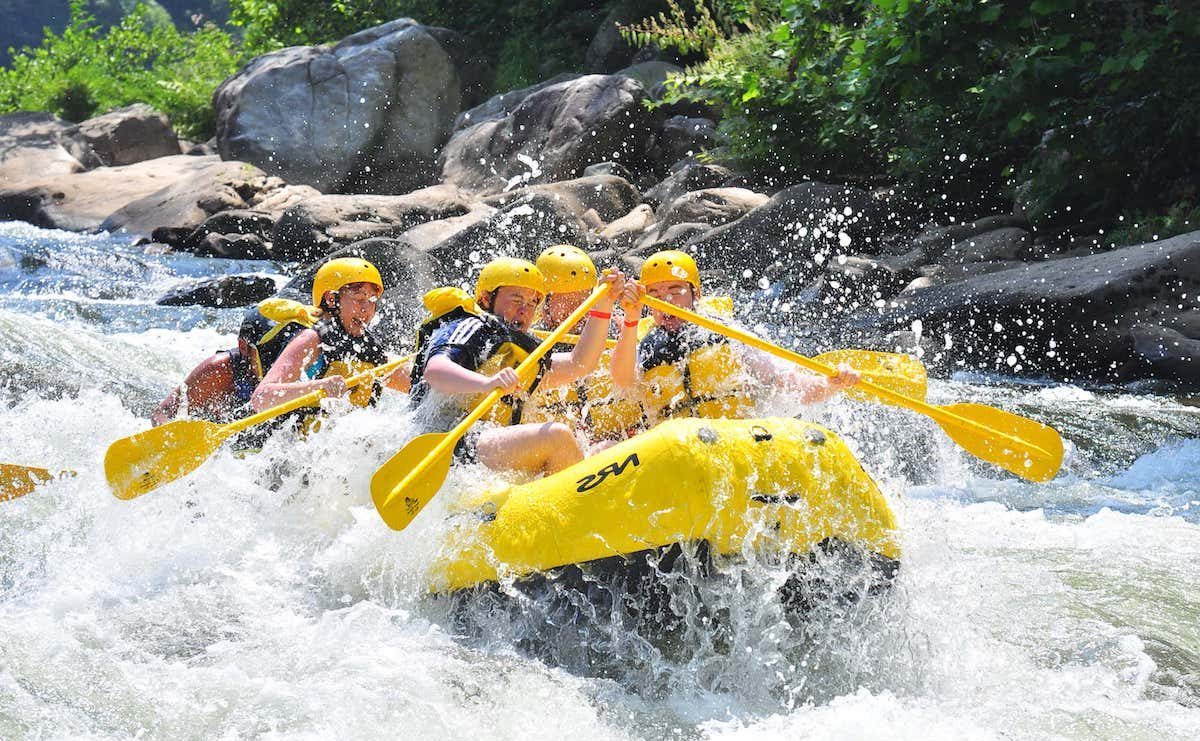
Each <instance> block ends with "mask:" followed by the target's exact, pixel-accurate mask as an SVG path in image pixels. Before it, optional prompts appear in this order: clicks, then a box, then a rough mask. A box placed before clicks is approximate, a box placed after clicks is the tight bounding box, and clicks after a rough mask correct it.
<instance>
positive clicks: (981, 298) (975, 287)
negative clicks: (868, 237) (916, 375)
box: [853, 232, 1200, 380]
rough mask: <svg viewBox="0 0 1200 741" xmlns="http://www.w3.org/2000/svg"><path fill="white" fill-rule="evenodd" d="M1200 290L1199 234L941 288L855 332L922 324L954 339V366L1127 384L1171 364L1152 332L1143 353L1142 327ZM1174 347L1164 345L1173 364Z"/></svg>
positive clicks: (949, 343)
mask: <svg viewBox="0 0 1200 741" xmlns="http://www.w3.org/2000/svg"><path fill="white" fill-rule="evenodd" d="M1198 292H1200V232H1193V233H1191V234H1184V235H1180V236H1177V237H1172V238H1171V239H1166V240H1162V241H1159V242H1152V243H1149V244H1143V245H1135V246H1131V247H1124V248H1121V249H1118V250H1113V251H1110V252H1104V253H1100V254H1096V255H1088V256H1082V257H1073V258H1064V259H1059V260H1048V261H1043V262H1038V263H1032V264H1025V265H1021V266H1019V267H1014V268H1011V269H1008V270H1002V271H999V272H994V273H990V274H986V275H977V276H975V277H972V278H968V279H966V280H962V281H956V282H953V283H949V284H947V285H944V286H932V287H929V288H926V289H924V290H921V291H919V292H916V293H915V294H913V295H911V296H910V297H908V298H906V299H905V300H903V301H900V302H899V305H898V306H897V308H895V309H892V310H889V311H887V312H886V313H884V314H883V315H882V316H872V317H870V318H864V319H862V320H861V321H858V322H855V323H854V324H853V328H855V329H858V330H861V331H862V332H863V333H864V336H872V335H874V334H875V333H877V332H878V331H879V330H880V329H882V330H884V331H886V330H888V329H904V328H907V327H910V326H911V325H912V323H913V322H914V321H916V320H919V321H920V322H921V324H922V326H923V328H924V331H925V332H926V333H927V334H930V335H932V336H934V337H938V338H945V343H944V344H945V345H946V349H945V351H944V355H945V356H946V358H947V359H948V360H949V361H951V362H955V363H959V362H961V363H962V364H964V365H973V366H977V367H989V368H998V369H1001V370H1005V371H1016V372H1023V373H1037V374H1048V375H1052V376H1055V377H1059V378H1099V379H1105V380H1126V379H1128V378H1130V377H1137V376H1140V375H1144V374H1147V373H1151V374H1153V373H1154V367H1153V364H1151V365H1150V366H1149V367H1148V366H1147V363H1146V360H1145V358H1147V357H1150V358H1151V359H1152V360H1154V361H1156V362H1160V363H1161V362H1163V361H1162V358H1155V357H1151V356H1153V352H1154V351H1153V349H1152V347H1151V346H1152V345H1153V344H1154V342H1155V340H1153V338H1150V337H1149V334H1148V333H1147V331H1146V330H1139V332H1141V335H1140V337H1141V339H1140V340H1139V341H1140V342H1141V348H1142V350H1141V351H1138V350H1135V347H1134V345H1135V342H1134V340H1135V338H1136V337H1137V334H1136V333H1135V332H1134V328H1135V327H1136V326H1137V325H1139V324H1158V325H1167V324H1170V323H1171V318H1172V317H1174V316H1176V315H1178V314H1180V313H1181V310H1180V306H1181V305H1186V302H1188V301H1190V300H1191V297H1194V296H1196V295H1197V293H1198ZM1185 294H1186V296H1187V297H1188V298H1186V299H1185V298H1183V297H1184V295H1185ZM1160 344H1161V343H1160ZM1170 347H1171V346H1170V345H1169V343H1168V344H1167V345H1164V349H1163V351H1162V352H1163V354H1164V355H1163V357H1166V355H1165V354H1166V353H1167V352H1168V351H1169V350H1170ZM1184 350H1186V352H1190V349H1189V348H1183V350H1181V351H1180V352H1181V353H1182V354H1181V355H1180V357H1183V356H1184V355H1186V352H1184ZM1139 356H1141V357H1142V360H1138V358H1139ZM1188 357H1190V356H1188ZM1181 362H1182V361H1181Z"/></svg>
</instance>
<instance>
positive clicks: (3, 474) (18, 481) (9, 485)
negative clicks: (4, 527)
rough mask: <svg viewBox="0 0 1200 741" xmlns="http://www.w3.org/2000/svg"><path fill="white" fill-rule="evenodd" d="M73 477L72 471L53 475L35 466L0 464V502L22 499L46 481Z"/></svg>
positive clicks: (47, 470) (49, 471)
mask: <svg viewBox="0 0 1200 741" xmlns="http://www.w3.org/2000/svg"><path fill="white" fill-rule="evenodd" d="M74 475H75V472H74V471H59V472H58V473H54V472H53V471H51V470H49V469H46V468H38V467H37V466H22V465H18V464H16V463H0V502H6V501H8V500H9V499H16V498H17V497H23V496H25V495H26V494H28V493H29V492H31V491H33V490H34V489H36V488H37V487H39V486H41V485H42V484H44V483H46V482H47V481H53V480H54V479H61V478H64V477H67V476H74Z"/></svg>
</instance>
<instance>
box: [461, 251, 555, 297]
mask: <svg viewBox="0 0 1200 741" xmlns="http://www.w3.org/2000/svg"><path fill="white" fill-rule="evenodd" d="M501 286H518V287H520V288H530V289H532V290H534V291H537V293H538V294H539V295H540V296H542V298H545V297H546V278H545V276H543V275H542V271H540V270H538V268H537V265H534V264H533V263H531V262H529V261H528V260H520V259H518V258H515V257H497V258H496V259H495V260H492V261H491V262H489V263H488V264H487V265H484V266H483V270H481V271H479V280H477V281H476V282H475V300H476V301H477V302H480V303H481V304H482V302H483V297H484V296H486V295H488V294H489V293H492V292H493V291H495V290H496V289H497V288H500V287H501Z"/></svg>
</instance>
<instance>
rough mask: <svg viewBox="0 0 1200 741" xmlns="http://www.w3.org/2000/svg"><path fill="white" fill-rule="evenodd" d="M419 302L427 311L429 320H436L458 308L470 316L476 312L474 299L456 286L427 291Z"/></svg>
mask: <svg viewBox="0 0 1200 741" xmlns="http://www.w3.org/2000/svg"><path fill="white" fill-rule="evenodd" d="M421 302H422V303H424V304H425V308H426V310H428V311H429V318H430V319H436V318H438V317H439V316H442V315H444V314H449V313H450V312H452V311H454V310H455V309H459V308H461V309H465V310H466V311H469V312H471V313H472V314H474V313H476V311H477V309H476V308H475V299H473V298H471V295H470V294H468V293H467V292H466V291H464V290H463V289H461V288H459V287H457V286H444V287H442V288H435V289H433V290H432V291H428V292H426V294H425V295H424V297H422V298H421Z"/></svg>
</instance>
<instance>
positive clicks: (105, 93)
mask: <svg viewBox="0 0 1200 741" xmlns="http://www.w3.org/2000/svg"><path fill="white" fill-rule="evenodd" d="M150 20H151V17H150V16H148V15H147V11H146V8H145V7H144V6H138V7H137V8H135V9H134V11H133V12H132V13H130V14H129V15H127V16H126V17H125V18H124V19H122V20H121V22H120V23H118V24H117V25H115V26H112V27H109V28H107V29H105V28H102V27H101V26H100V25H99V24H98V23H97V22H96V19H95V18H94V17H93V16H92V15H91V14H90V13H89V12H88V11H87V6H86V3H85V2H83V0H74V2H72V4H71V22H70V24H69V25H68V26H67V28H66V29H64V30H63V32H62V33H61V34H55V33H53V32H49V31H48V32H47V33H46V35H45V38H44V40H43V42H42V45H41V46H40V47H38V48H27V49H23V50H22V51H20V52H18V53H16V54H15V55H14V57H13V61H12V64H11V65H10V66H9V67H8V68H7V69H3V70H0V112H8V111H18V110H29V111H49V112H52V113H55V114H57V115H59V116H61V117H63V118H65V119H67V120H68V121H82V120H83V119H86V118H89V117H91V116H94V115H97V114H99V113H103V112H104V111H107V110H111V109H113V108H119V107H121V106H125V105H130V104H132V103H148V104H150V105H151V106H153V107H154V108H156V109H158V110H160V111H162V112H163V113H165V114H166V115H167V116H168V117H169V118H170V119H171V122H172V124H173V125H174V126H175V129H176V131H177V132H178V133H179V134H180V135H181V136H184V137H188V138H192V139H207V138H208V137H210V136H212V134H213V127H214V121H213V111H212V104H211V96H212V92H213V90H214V89H215V88H216V86H217V85H219V84H220V83H221V82H222V81H223V80H225V79H226V78H227V77H229V76H230V75H231V74H233V73H234V72H235V71H236V70H237V68H238V66H239V64H240V63H241V62H242V59H241V53H240V51H239V48H238V46H237V44H236V43H235V42H234V40H233V39H232V38H231V37H230V36H229V34H227V33H225V32H224V31H222V30H221V29H219V28H216V27H215V26H206V27H205V28H201V29H198V30H196V31H195V32H192V33H183V32H180V31H178V30H176V29H175V28H174V26H171V25H169V24H165V25H164V24H156V23H152V22H150Z"/></svg>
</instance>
